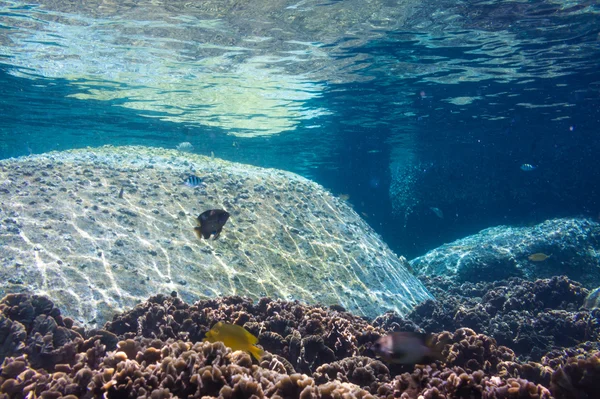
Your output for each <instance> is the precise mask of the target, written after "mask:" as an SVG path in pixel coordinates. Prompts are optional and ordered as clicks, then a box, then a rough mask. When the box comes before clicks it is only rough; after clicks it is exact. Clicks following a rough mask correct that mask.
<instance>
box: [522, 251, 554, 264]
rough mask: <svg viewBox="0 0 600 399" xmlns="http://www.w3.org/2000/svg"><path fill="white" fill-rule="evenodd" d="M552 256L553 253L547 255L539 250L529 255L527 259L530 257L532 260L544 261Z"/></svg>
mask: <svg viewBox="0 0 600 399" xmlns="http://www.w3.org/2000/svg"><path fill="white" fill-rule="evenodd" d="M550 256H552V254H550V255H546V254H543V253H541V252H538V253H535V254H531V255H529V256H528V257H527V259H529V260H530V261H532V262H543V261H545V260H546V259H548V258H549V257H550Z"/></svg>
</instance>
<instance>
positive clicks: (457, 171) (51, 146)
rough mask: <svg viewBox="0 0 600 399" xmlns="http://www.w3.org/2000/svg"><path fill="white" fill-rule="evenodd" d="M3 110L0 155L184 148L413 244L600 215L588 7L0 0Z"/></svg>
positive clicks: (596, 10) (595, 37)
mask: <svg viewBox="0 0 600 399" xmlns="http://www.w3.org/2000/svg"><path fill="white" fill-rule="evenodd" d="M0 113H1V116H2V117H1V120H0V158H9V157H18V156H25V155H28V154H38V153H43V152H47V151H51V150H65V149H71V148H81V147H86V146H92V147H95V146H101V145H105V144H112V145H129V144H135V145H145V146H158V147H166V148H175V147H176V146H177V145H179V144H180V143H182V142H188V143H190V144H191V145H192V146H193V152H195V153H199V154H205V155H210V154H211V153H214V154H215V156H216V157H219V158H223V159H226V160H231V161H235V162H242V163H249V164H253V165H257V166H264V167H272V168H278V169H283V170H288V171H292V172H296V173H298V174H300V175H302V176H305V177H307V178H310V179H312V180H315V181H317V182H318V183H320V184H322V185H323V186H324V187H326V188H327V189H328V190H330V191H332V192H333V193H335V194H337V195H347V196H348V197H349V199H348V201H349V202H350V203H351V204H352V206H353V207H354V208H355V209H356V210H357V212H359V213H360V214H362V215H363V216H364V217H365V220H366V221H367V222H368V223H369V224H370V225H371V226H372V227H373V228H374V229H375V230H376V231H377V232H378V233H380V234H381V235H382V237H383V239H384V241H385V242H387V243H388V244H389V245H390V246H391V247H392V249H393V250H394V251H396V252H397V253H399V254H403V255H405V256H407V257H408V258H412V257H414V256H417V255H421V254H423V253H424V252H426V251H427V250H429V249H432V248H435V247H436V246H438V245H440V244H442V243H444V242H448V241H451V240H454V239H457V238H460V237H464V236H466V235H468V234H472V233H475V232H477V231H479V230H480V229H482V228H485V227H488V226H494V225H498V224H505V223H506V224H516V225H530V224H534V223H538V222H541V221H543V220H545V219H548V218H554V217H561V216H587V217H592V218H598V215H599V212H600V204H599V202H598V194H599V189H600V163H599V162H598V159H597V156H598V155H597V154H598V153H599V150H600V140H599V138H598V132H599V131H598V126H599V124H600V7H599V6H598V5H597V4H594V2H590V1H583V0H581V1H475V0H473V1H470V0H469V1H459V2H457V1H436V2H412V1H407V2H400V1H398V2H397V1H384V0H381V1H374V2H364V1H358V0H357V1H309V0H302V1H296V0H294V1H258V2H247V3H244V2H233V1H232V2H225V1H213V2H197V3H194V2H184V1H168V2H166V1H125V2H108V1H90V2H87V1H86V2H85V4H79V2H77V3H74V2H68V3H67V2H62V1H51V0H48V1H46V0H41V1H38V2H36V3H35V4H34V3H28V2H22V1H2V2H0ZM522 165H532V166H533V168H535V169H534V170H523V168H522ZM433 209H437V210H439V211H441V213H442V215H443V217H440V215H439V214H438V213H437V212H435V211H434V210H433Z"/></svg>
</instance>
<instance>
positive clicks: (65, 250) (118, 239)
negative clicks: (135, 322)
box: [0, 147, 430, 324]
mask: <svg viewBox="0 0 600 399" xmlns="http://www.w3.org/2000/svg"><path fill="white" fill-rule="evenodd" d="M190 173H195V174H196V175H197V176H200V177H201V178H202V179H203V180H204V183H205V187H198V188H190V187H187V186H185V185H184V184H183V181H184V179H185V178H186V177H187V176H188V175H189V174H190ZM121 188H123V198H119V192H120V190H121ZM214 208H222V209H225V210H227V211H228V212H229V213H230V214H231V217H230V219H229V221H228V222H227V224H226V225H225V227H224V229H223V232H222V233H221V236H220V237H219V239H218V240H205V239H198V237H196V235H195V234H194V232H193V228H194V226H195V222H196V217H197V216H198V215H199V214H200V213H202V212H203V211H205V210H208V209H214ZM0 220H1V224H0V245H1V248H2V249H1V251H0V264H1V265H2V267H1V269H0V280H1V281H2V284H1V288H0V294H2V295H3V294H5V293H9V292H30V293H36V294H45V295H48V296H50V297H51V298H52V300H53V301H55V303H57V305H58V306H59V307H60V308H61V309H65V313H66V314H67V315H70V316H72V317H74V318H75V319H76V320H78V321H80V322H82V323H90V324H95V323H103V322H105V321H106V320H108V319H109V318H110V317H111V316H112V314H114V313H115V312H117V311H121V310H123V309H125V308H129V307H131V306H133V305H134V304H136V303H138V302H139V301H141V300H145V299H146V298H147V297H148V296H150V295H153V294H157V293H170V292H171V291H177V293H178V294H179V295H180V296H181V297H182V298H183V299H185V300H187V301H190V302H191V301H194V300H197V299H200V298H207V297H215V296H219V295H246V296H250V297H252V298H259V297H261V296H272V297H277V298H283V299H298V300H300V301H304V302H307V303H312V304H314V303H321V304H326V305H333V304H339V305H342V306H344V307H345V308H346V309H348V310H349V311H352V312H354V313H357V314H361V315H365V316H369V317H372V316H376V315H378V314H380V313H382V312H384V311H386V310H395V311H397V312H399V313H401V314H405V313H407V312H408V311H410V310H411V309H412V307H413V306H414V305H416V304H417V303H419V302H421V301H423V300H425V299H428V298H430V294H429V293H428V292H427V290H426V289H425V288H424V287H423V285H421V283H420V282H419V281H418V280H417V279H416V278H414V277H413V276H412V275H411V274H410V273H409V272H408V271H407V269H406V267H405V263H403V262H402V261H401V260H399V259H398V257H396V256H395V255H394V254H393V253H392V251H390V249H389V248H388V247H387V245H386V244H384V243H383V242H382V241H381V239H380V238H379V237H378V236H377V235H376V234H375V233H374V232H373V230H372V229H371V228H370V227H369V226H368V225H367V224H366V223H365V222H364V221H363V220H362V219H361V218H360V217H359V216H358V215H357V214H356V213H355V212H354V211H353V210H352V209H351V208H350V207H349V206H348V205H346V204H345V203H344V202H343V201H341V200H338V199H337V198H335V197H333V196H332V195H331V194H330V193H328V192H327V191H325V190H324V189H323V188H322V187H321V186H319V185H318V184H316V183H314V182H311V181H309V180H307V179H304V178H302V177H299V176H297V175H295V174H292V173H287V172H282V171H278V170H272V169H260V168H256V167H252V166H248V165H241V164H235V163H230V162H225V161H223V160H219V159H212V158H208V157H203V156H198V155H192V154H185V153H182V152H179V151H172V150H163V149H150V148H144V147H102V148H98V149H89V148H88V149H85V150H73V151H67V152H54V153H48V154H43V155H37V156H29V157H24V158H17V159H8V160H3V161H0Z"/></svg>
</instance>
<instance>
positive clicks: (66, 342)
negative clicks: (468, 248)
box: [0, 278, 600, 399]
mask: <svg viewBox="0 0 600 399" xmlns="http://www.w3.org/2000/svg"><path fill="white" fill-rule="evenodd" d="M439 284H440V282H438V286H437V287H441V285H439ZM432 287H434V290H437V291H438V292H437V295H438V296H439V297H440V298H441V300H440V302H439V303H425V304H423V305H421V307H420V308H419V309H417V311H416V312H415V314H414V315H413V316H414V318H413V320H412V321H411V320H406V319H403V318H401V317H399V316H398V315H395V314H393V313H387V314H384V315H382V316H380V317H378V318H376V319H375V320H373V321H372V322H371V323H369V322H368V321H367V320H364V319H362V318H358V317H356V316H353V315H351V314H349V313H346V312H345V311H344V310H343V309H341V308H337V307H335V308H323V307H315V306H306V305H302V304H300V303H298V302H285V301H280V300H277V301H275V300H271V299H269V298H263V299H261V300H260V301H258V302H257V303H253V302H252V301H250V300H248V299H245V298H240V297H225V298H218V299H213V300H206V301H199V302H197V303H195V304H193V305H189V304H186V303H185V302H183V301H182V300H181V299H179V298H178V297H177V296H176V295H171V296H163V295H157V296H155V297H152V298H150V299H149V300H148V301H147V302H145V303H143V304H140V305H139V306H137V307H136V308H134V309H132V310H131V311H129V312H125V313H123V314H120V315H116V316H115V317H114V318H113V320H112V321H111V322H109V323H107V324H106V325H105V326H104V328H103V329H99V330H90V331H84V330H83V329H82V328H79V327H77V326H75V325H74V323H73V321H72V320H70V319H68V318H64V317H62V316H61V315H60V312H59V310H58V309H56V308H55V307H54V305H53V304H52V302H51V301H49V300H47V299H45V298H41V297H36V296H28V295H10V296H8V297H5V298H4V299H3V300H2V301H0V339H1V341H0V342H2V345H0V356H1V358H0V360H2V365H1V366H0V399H4V398H19V399H20V398H26V397H30V398H31V397H41V398H57V399H58V398H59V397H67V398H69V399H73V398H75V397H80V398H101V397H106V398H132V397H149V398H152V399H158V398H173V397H188V398H195V397H197V398H201V397H206V398H217V397H218V398H385V399H392V398H401V399H418V398H423V399H463V398H464V399H467V398H482V399H500V398H506V399H509V398H522V399H534V398H535V399H550V398H551V397H553V398H555V399H561V398H562V399H571V398H580V397H581V398H582V397H586V398H592V397H600V396H599V395H600V393H599V392H598V390H597V388H596V385H597V384H594V382H595V381H598V379H599V378H600V352H598V350H599V349H600V348H599V344H598V343H597V342H584V343H577V344H578V345H572V347H568V348H565V347H560V345H561V343H565V344H569V343H571V342H572V341H574V340H573V339H565V338H562V337H559V336H558V335H556V336H552V335H550V336H551V338H552V345H555V346H556V348H553V350H550V351H548V352H547V353H546V354H545V356H544V357H543V358H542V360H541V362H539V363H536V362H525V361H523V359H521V358H520V357H519V356H517V355H518V354H519V353H518V352H517V351H513V350H514V349H515V348H514V346H513V345H507V346H503V342H502V341H501V339H495V338H493V337H491V336H489V335H486V334H485V332H483V331H484V329H483V328H481V327H482V324H481V323H483V322H484V321H485V320H487V323H488V324H485V323H484V324H485V325H486V326H489V325H490V324H489V323H492V321H494V320H496V321H495V322H498V323H500V322H507V321H506V320H504V321H502V320H503V319H502V318H503V317H505V318H508V317H516V316H519V315H520V317H525V316H524V313H520V312H530V313H529V314H530V316H529V317H530V318H532V317H533V320H534V321H530V322H529V324H527V325H532V326H536V327H538V328H539V326H550V324H551V322H552V320H554V322H555V323H558V325H559V326H560V328H563V329H564V330H565V331H568V332H577V331H579V330H578V329H579V328H580V327H581V326H580V325H579V324H578V323H583V324H584V326H586V327H589V328H591V330H590V331H589V332H588V335H587V336H589V337H597V335H594V334H597V332H598V331H597V326H596V325H592V324H590V322H589V321H588V317H596V320H597V316H598V315H597V314H589V313H588V314H585V313H583V314H580V313H582V312H579V311H577V303H578V301H579V300H581V301H582V300H583V297H585V290H583V289H581V287H580V286H579V285H577V284H576V283H573V282H571V281H569V280H566V279H561V278H558V279H552V280H540V281H537V282H535V283H531V282H522V281H512V282H511V283H510V284H508V283H504V284H502V283H497V284H496V285H495V286H492V287H489V286H486V285H466V286H463V287H462V288H460V289H459V288H458V287H453V286H450V285H449V286H448V287H446V289H447V292H446V293H442V292H441V288H435V286H433V285H432ZM526 291H527V292H526ZM459 293H460V294H461V295H458V294H459ZM501 293H504V294H505V296H506V297H508V298H500V297H501V296H502V295H501ZM515 293H519V294H520V296H519V297H514V296H513V295H514V294H515ZM444 295H446V296H444ZM468 296H471V297H468ZM446 299H447V301H446ZM444 301H445V302H444ZM526 301H528V302H526ZM547 307H550V308H553V309H547ZM469 309H470V310H469ZM540 309H541V310H540ZM536 312H537V313H538V314H539V315H537V314H536ZM426 314H429V315H430V316H429V318H427V317H425V315H426ZM433 315H436V316H438V317H439V319H438V320H437V321H436V320H434V319H433V317H434V316H433ZM534 316H536V317H534ZM217 321H225V322H230V323H235V324H238V325H243V326H244V327H245V328H246V329H248V330H249V331H250V332H251V333H253V334H254V335H256V336H258V337H259V344H260V345H261V346H262V347H263V348H264V349H265V351H266V354H265V355H264V356H263V357H262V359H261V360H260V361H259V362H257V361H256V360H254V359H253V358H252V357H251V356H250V355H249V354H247V353H244V352H232V351H231V349H229V348H226V347H225V346H223V344H222V343H220V342H218V343H214V344H211V343H207V342H202V339H203V337H204V334H205V333H206V331H208V330H209V328H210V327H211V326H212V325H213V324H214V323H216V322H217ZM470 321H472V323H471V322H470ZM436 322H437V323H440V324H439V325H438V326H437V327H435V328H436V330H437V334H435V338H434V344H437V343H440V344H443V347H444V350H443V351H442V355H443V357H444V358H445V360H446V361H445V362H441V361H436V362H433V363H430V364H423V365H415V366H411V365H397V364H385V363H384V362H382V361H381V360H380V359H377V358H375V356H374V353H373V352H372V351H371V349H370V347H371V346H372V344H373V343H374V342H376V341H377V339H379V338H380V337H381V336H382V335H384V334H387V333H389V332H391V331H422V330H421V329H420V327H419V325H421V327H425V329H432V328H433V327H432V326H433V325H434V324H435V323H436ZM415 323H417V324H415ZM446 323H448V324H446ZM452 323H455V324H452ZM461 323H462V324H471V327H475V328H467V327H464V326H459V327H457V328H454V326H457V325H459V324H461ZM561 323H562V324H561ZM510 328H512V327H509V330H508V331H510ZM443 329H446V330H449V331H453V332H449V331H443V332H440V331H441V330H443ZM571 329H573V330H571ZM498 331H500V330H498ZM502 331H504V330H502ZM520 331H521V333H522V334H526V333H528V331H529V330H526V329H522V330H520ZM587 336H586V335H584V336H582V339H581V341H585V340H586V338H585V337H587ZM500 337H504V336H502V335H500ZM502 339H504V338H502ZM561 339H562V341H561ZM517 342H518V340H515V339H514V337H513V339H512V341H510V343H512V344H514V343H517Z"/></svg>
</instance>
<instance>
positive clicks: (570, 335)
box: [407, 276, 600, 361]
mask: <svg viewBox="0 0 600 399" xmlns="http://www.w3.org/2000/svg"><path fill="white" fill-rule="evenodd" d="M423 280H424V282H425V285H426V286H427V287H428V288H429V289H430V290H431V292H432V293H434V295H435V296H436V298H437V301H426V302H424V303H423V304H421V305H419V306H417V307H416V308H415V310H414V311H413V312H412V313H410V314H409V315H408V316H407V318H408V319H410V320H411V321H412V322H414V323H416V324H417V325H418V326H420V327H421V328H423V329H424V330H425V331H427V332H436V331H441V330H449V331H453V330H455V329H457V328H460V327H468V328H472V329H474V330H475V331H478V332H481V333H483V334H486V335H488V336H490V337H493V338H495V339H496V340H497V341H498V343H499V344H501V345H505V346H508V347H510V348H511V349H512V350H514V351H515V353H516V354H517V355H518V356H519V357H520V358H521V360H529V359H531V360H535V361H539V360H540V359H541V357H542V356H543V355H544V354H545V353H546V352H548V351H550V350H552V349H553V348H555V347H570V346H574V345H577V344H578V343H580V342H585V341H597V340H598V339H600V325H599V323H598V314H600V311H599V310H592V311H589V310H585V309H582V310H578V309H579V308H580V307H581V306H582V305H583V301H584V299H585V298H586V295H587V292H588V291H587V290H586V289H585V288H583V287H582V286H581V285H580V284H579V283H577V282H574V281H572V280H569V279H568V278H566V277H564V276H562V277H553V278H551V279H542V280H536V281H526V280H521V279H517V278H512V279H509V280H504V281H497V282H493V283H462V284H456V283H453V282H451V281H450V280H448V279H444V278H440V277H435V278H430V279H423Z"/></svg>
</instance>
